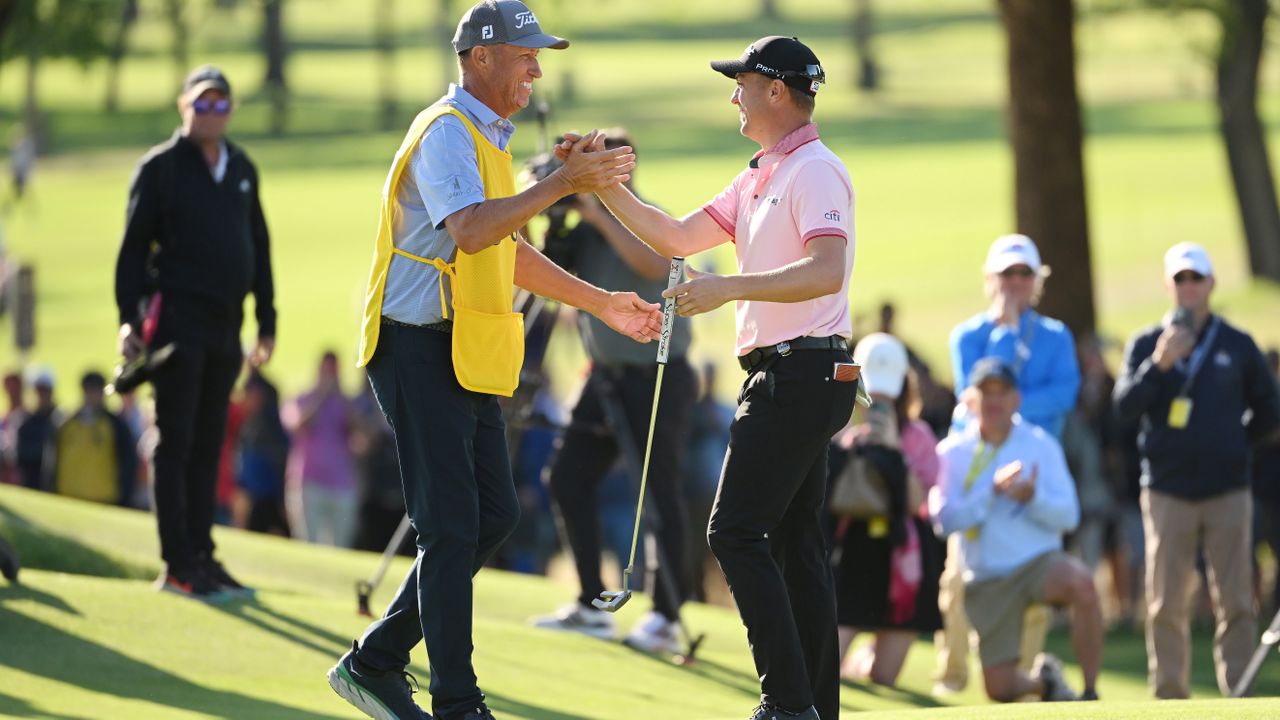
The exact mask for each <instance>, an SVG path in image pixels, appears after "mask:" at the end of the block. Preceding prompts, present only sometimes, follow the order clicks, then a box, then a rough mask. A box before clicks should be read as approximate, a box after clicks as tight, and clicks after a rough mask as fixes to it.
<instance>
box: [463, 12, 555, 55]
mask: <svg viewBox="0 0 1280 720" xmlns="http://www.w3.org/2000/svg"><path fill="white" fill-rule="evenodd" d="M499 44H507V45H518V46H520V47H526V48H551V49H552V50H563V49H565V48H567V47H569V41H568V40H565V39H564V38H562V37H556V36H555V35H548V34H546V33H544V32H542V27H541V26H540V25H539V24H538V18H537V16H536V15H534V14H533V11H532V10H530V9H529V6H528V5H525V4H524V3H522V2H520V0H484V2H478V3H476V4H475V5H473V6H472V7H471V9H470V10H468V11H467V13H466V14H465V15H463V16H462V20H461V21H459V22H458V30H457V32H456V33H454V35H453V51H454V52H458V53H460V52H463V51H464V50H470V49H471V48H473V47H475V46H477V45H499Z"/></svg>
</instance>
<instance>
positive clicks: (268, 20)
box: [262, 0, 289, 135]
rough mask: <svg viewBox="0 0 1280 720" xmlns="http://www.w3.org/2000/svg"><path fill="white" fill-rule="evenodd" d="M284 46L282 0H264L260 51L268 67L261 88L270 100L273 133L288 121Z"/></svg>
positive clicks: (283, 126) (287, 91) (277, 131)
mask: <svg viewBox="0 0 1280 720" xmlns="http://www.w3.org/2000/svg"><path fill="white" fill-rule="evenodd" d="M287 50H288V48H287V47H286V45H285V33H284V0H266V2H264V3H263V4H262V52H263V55H264V59H265V60H266V66H267V71H266V74H265V76H264V77H263V80H262V85H263V91H264V92H265V93H266V94H267V96H268V99H269V100H270V101H271V133H272V134H274V135H279V134H281V133H283V132H284V130H285V126H286V125H287V124H288V115H289V86H288V83H287V82H286V80H285V74H284V62H285V55H286V53H287Z"/></svg>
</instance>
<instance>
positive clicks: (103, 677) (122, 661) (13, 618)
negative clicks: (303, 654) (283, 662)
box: [0, 594, 345, 720]
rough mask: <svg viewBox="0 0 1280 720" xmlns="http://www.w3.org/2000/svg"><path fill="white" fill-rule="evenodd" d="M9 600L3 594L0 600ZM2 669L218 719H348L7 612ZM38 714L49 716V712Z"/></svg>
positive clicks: (0, 699) (1, 703) (0, 646)
mask: <svg viewBox="0 0 1280 720" xmlns="http://www.w3.org/2000/svg"><path fill="white" fill-rule="evenodd" d="M4 597H5V595H4V594H0V600H2V599H4ZM35 648H38V650H35ZM0 665H4V666H7V667H11V668H14V669H15V670H21V671H22V672H26V673H30V674H32V675H38V676H40V677H44V678H49V679H52V680H56V681H58V682H62V683H66V684H67V685H71V686H74V687H77V688H82V689H85V690H88V691H90V692H96V693H102V694H104V695H112V696H115V697H123V698H130V699H136V700H141V701H144V702H148V703H156V704H159V705H165V706H168V707H173V708H180V709H182V710H189V711H192V712H201V713H206V714H209V715H213V716H217V717H234V718H244V719H249V718H262V720H268V719H270V720H305V719H306V718H328V719H330V720H340V719H341V718H344V717H345V716H336V715H326V714H323V713H317V712H315V711H313V710H301V709H298V708H293V707H289V706H287V705H281V704H279V703H274V702H271V701H269V700H263V699H260V698H255V697H249V696H247V695H241V694H240V693H237V692H231V691H227V690H216V689H213V688H207V687H203V686H201V685H197V684H196V683H193V682H191V681H189V680H187V679H185V678H182V677H180V676H178V675H175V674H173V673H170V672H167V671H165V670H162V669H160V668H157V667H155V666H152V665H148V664H147V663H144V662H141V661H139V660H135V659H133V658H131V657H128V656H126V655H123V654H121V653H119V652H116V651H115V650H112V649H111V648H107V647H103V646H102V645H98V644H96V643H92V642H89V641H87V640H85V639H84V638H81V637H78V636H76V635H73V634H71V633H69V632H66V631H65V630H62V629H59V628H56V627H54V626H52V625H49V624H46V623H44V622H41V621H39V620H36V619H34V618H30V617H27V616H25V615H22V614H21V613H14V612H6V613H5V618H4V643H2V644H0ZM7 701H8V699H7V698H4V697H3V696H0V709H4V708H5V703H6V702H7ZM18 702H22V701H18ZM19 709H21V708H19ZM39 716H40V717H50V716H49V715H47V714H44V713H40V715H39ZM20 717H21V716H20ZM75 720H79V719H78V718H77V719H75Z"/></svg>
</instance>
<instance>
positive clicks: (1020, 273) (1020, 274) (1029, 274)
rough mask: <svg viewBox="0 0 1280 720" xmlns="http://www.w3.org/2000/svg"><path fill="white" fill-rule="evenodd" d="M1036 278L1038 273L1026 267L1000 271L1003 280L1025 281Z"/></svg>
mask: <svg viewBox="0 0 1280 720" xmlns="http://www.w3.org/2000/svg"><path fill="white" fill-rule="evenodd" d="M1035 276H1036V271H1035V270H1032V269H1031V268H1029V267H1026V266H1025V265H1017V266H1014V267H1011V268H1005V269H1003V270H1001V271H1000V277H1002V278H1022V279H1023V280H1027V279H1029V278H1033V277H1035Z"/></svg>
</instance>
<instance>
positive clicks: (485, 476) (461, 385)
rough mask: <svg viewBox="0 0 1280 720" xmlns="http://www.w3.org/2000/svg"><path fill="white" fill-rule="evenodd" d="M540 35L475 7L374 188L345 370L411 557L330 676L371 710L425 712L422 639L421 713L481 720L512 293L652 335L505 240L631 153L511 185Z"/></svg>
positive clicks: (626, 312) (511, 381) (525, 14)
mask: <svg viewBox="0 0 1280 720" xmlns="http://www.w3.org/2000/svg"><path fill="white" fill-rule="evenodd" d="M568 44H569V43H568V41H566V40H563V39H561V38H558V37H555V36H552V35H547V34H545V33H543V32H542V29H541V27H540V26H539V25H538V20H537V17H536V16H535V15H534V14H533V12H532V11H531V10H530V9H529V8H528V7H527V6H525V5H524V4H523V3H521V2H518V1H517V0H486V1H485V2H481V3H479V4H477V5H475V6H474V7H472V8H471V9H470V10H468V11H467V13H466V14H465V15H464V16H463V18H462V21H461V22H460V23H459V25H458V31H457V34H456V35H455V37H454V41H453V46H454V49H455V50H456V51H457V52H458V65H459V70H460V75H461V79H460V82H459V84H457V85H451V86H450V88H449V92H448V93H447V94H446V95H445V96H444V97H443V98H441V99H440V101H439V102H437V103H435V104H434V105H432V106H431V107H428V108H427V109H425V110H423V111H422V112H421V113H419V114H418V116H417V118H415V120H414V121H413V124H412V125H411V126H410V127H409V131H408V132H407V133H406V134H405V137H404V140H403V142H401V144H400V148H399V150H398V151H397V152H396V154H395V158H394V160H393V161H392V163H391V168H390V171H389V172H388V173H387V178H386V182H385V184H384V185H383V189H382V204H381V212H380V214H379V219H378V233H377V236H376V238H375V242H374V251H373V264H372V267H371V269H370V273H369V282H368V286H367V289H366V292H365V296H364V311H363V317H362V324H361V334H360V346H359V347H360V349H359V365H360V366H362V367H364V368H365V369H366V371H367V372H368V375H369V383H370V385H371V386H372V388H373V393H374V396H375V397H376V398H377V401H378V404H379V406H380V407H381V409H382V411H383V414H384V415H385V416H386V418H387V422H388V423H389V424H390V426H391V429H392V431H393V433H394V434H395V439H396V453H397V455H398V459H399V466H400V476H401V482H402V483H403V485H404V497H405V505H406V510H407V512H408V516H409V520H410V521H411V523H412V525H413V528H414V529H415V530H416V531H417V545H418V555H417V559H416V561H415V563H414V566H413V568H412V569H411V570H410V571H409V575H408V577H407V578H406V579H405V580H404V582H403V583H402V584H401V585H400V588H399V590H398V591H397V592H396V594H395V597H394V598H393V599H392V601H391V604H390V605H389V606H388V607H387V609H386V612H385V613H384V614H383V616H382V617H381V618H380V619H379V620H377V621H375V622H374V623H373V624H372V625H370V626H369V628H368V629H367V630H366V631H365V633H364V635H363V636H362V637H361V638H360V639H359V640H358V641H357V642H355V643H353V645H352V649H351V651H350V652H348V653H347V654H346V655H344V656H343V657H342V658H341V659H340V660H339V661H338V663H337V664H336V665H335V666H334V667H333V668H332V669H331V670H330V671H329V684H330V685H331V686H332V687H333V689H334V690H336V691H337V693H338V694H339V695H340V696H341V697H342V698H343V699H345V700H347V701H348V702H350V703H351V704H352V705H354V706H355V707H356V708H357V709H359V710H361V711H362V712H364V713H365V714H367V715H369V716H371V717H379V718H381V717H397V718H422V717H426V715H425V713H424V712H423V711H422V709H421V708H420V707H419V706H418V705H417V703H416V702H415V701H414V699H413V697H412V696H411V693H410V691H409V686H408V685H407V684H406V683H405V682H404V680H403V671H404V669H405V666H406V665H408V663H409V653H410V651H411V650H412V649H413V648H414V647H416V646H417V645H418V644H419V642H422V641H424V640H425V644H426V647H427V653H428V656H429V660H430V665H431V670H432V672H431V683H430V695H431V714H432V715H434V716H435V717H437V718H444V719H445V720H455V719H465V720H487V719H490V718H492V715H491V714H490V713H489V710H488V708H486V707H485V704H484V694H483V693H482V692H480V689H479V686H478V684H477V680H476V675H475V669H474V667H473V666H472V663H471V652H472V638H471V622H472V620H471V618H472V579H473V577H474V575H475V574H476V573H477V572H478V571H479V570H480V568H481V567H483V566H484V564H485V563H486V562H487V561H488V560H489V558H490V557H491V556H492V555H493V553H494V552H495V551H496V550H497V549H498V547H499V546H500V545H501V544H502V542H503V540H505V539H506V537H507V536H508V535H509V534H511V531H512V530H513V529H514V528H515V523H516V521H517V519H518V518H519V515H520V508H519V503H518V501H517V499H516V493H515V486H514V484H513V482H512V479H511V462H510V459H509V458H508V457H507V441H506V434H505V426H504V422H503V417H502V409H501V407H500V406H499V404H498V397H499V396H510V395H511V394H512V393H513V392H514V390H515V388H516V385H517V383H518V380H519V376H520V365H521V362H522V360H523V355H524V323H523V319H522V318H521V316H520V314H519V313H517V312H514V311H513V308H512V301H513V295H514V288H515V286H516V285H519V286H521V287H523V288H525V289H527V290H529V291H530V292H533V293H537V294H539V295H544V296H546V297H548V298H550V299H552V300H557V301H559V302H562V303H566V304H569V305H573V306H576V307H579V308H582V309H584V310H586V311H587V312H589V313H591V314H593V315H596V316H598V317H599V318H600V319H601V320H603V321H604V322H605V323H607V324H608V325H609V326H610V327H611V328H613V329H614V330H617V331H618V332H621V333H623V334H626V335H628V336H629V337H631V338H633V339H635V340H638V341H642V342H643V341H647V340H650V339H654V338H655V337H656V336H657V334H658V332H659V330H660V328H661V313H660V312H659V308H658V306H657V305H655V304H652V303H647V302H644V301H643V300H641V299H640V298H639V297H638V296H636V295H635V293H631V292H608V291H605V290H601V289H600V288H597V287H595V286H593V285H590V284H588V283H585V282H583V281H581V280H579V279H577V278H575V277H573V276H571V275H569V274H568V273H566V272H565V271H564V270H562V269H560V268H559V267H557V266H556V265H554V264H553V263H551V261H549V260H547V259H546V258H545V257H544V256H543V255H542V254H541V253H540V252H538V251H537V250H535V249H534V248H532V247H531V246H529V245H528V244H527V243H526V242H524V241H523V240H522V239H520V238H519V236H518V231H519V230H520V228H521V227H523V226H524V225H525V224H526V223H528V222H529V220H530V219H532V218H533V217H534V216H535V215H537V214H538V213H540V212H542V211H543V210H545V209H546V208H548V207H550V206H551V205H552V204H553V203H555V202H556V201H558V200H560V199H561V198H563V197H565V196H567V195H570V194H574V193H589V192H594V191H596V190H599V189H602V188H604V187H607V186H609V185H612V184H616V183H619V182H623V181H625V180H626V179H627V178H628V177H629V173H630V171H631V168H632V167H633V166H634V157H635V156H634V155H633V154H632V153H631V148H629V147H625V146H624V147H621V148H617V149H610V150H605V149H603V148H602V142H601V141H602V139H603V138H601V137H599V135H598V134H597V133H594V132H592V133H588V134H587V135H586V136H585V137H582V138H580V139H577V140H575V141H574V142H572V143H566V144H564V145H563V146H561V147H558V148H557V149H556V155H557V156H558V157H559V158H560V159H561V160H562V162H563V166H562V167H561V168H560V169H559V170H557V171H556V172H554V173H552V174H550V175H549V176H548V177H546V178H544V179H543V180H541V181H539V182H538V183H537V184H535V185H533V186H531V187H529V188H527V189H525V190H523V191H521V192H516V187H515V182H514V178H513V175H512V169H511V166H512V162H511V155H510V153H509V152H508V151H507V143H508V141H509V140H510V138H511V135H512V133H513V132H514V127H513V126H512V124H511V122H510V120H508V118H510V117H511V116H512V115H513V114H515V113H516V112H517V111H518V110H520V109H521V108H522V107H525V106H527V105H528V103H529V98H530V94H531V93H532V90H533V83H534V82H535V81H536V80H537V79H538V78H540V77H541V76H542V70H541V67H540V66H539V57H538V53H539V50H540V49H543V48H556V49H560V48H564V47H567V46H568Z"/></svg>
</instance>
